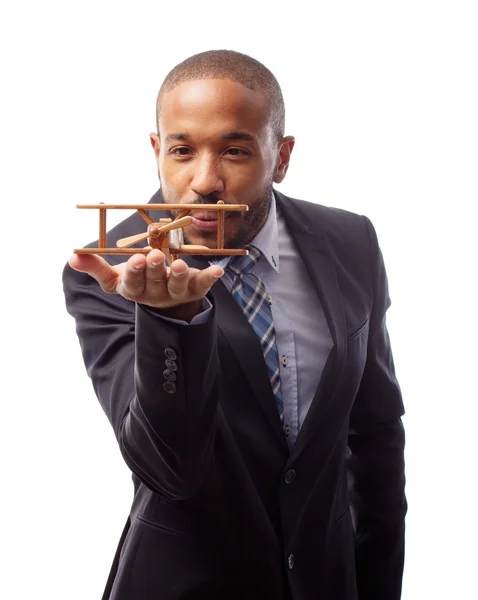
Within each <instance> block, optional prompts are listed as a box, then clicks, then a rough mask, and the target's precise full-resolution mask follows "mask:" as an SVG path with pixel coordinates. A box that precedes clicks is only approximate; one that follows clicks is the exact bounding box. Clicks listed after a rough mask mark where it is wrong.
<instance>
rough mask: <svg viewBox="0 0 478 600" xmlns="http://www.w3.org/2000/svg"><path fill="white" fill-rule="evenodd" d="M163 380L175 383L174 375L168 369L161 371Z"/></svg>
mask: <svg viewBox="0 0 478 600" xmlns="http://www.w3.org/2000/svg"><path fill="white" fill-rule="evenodd" d="M163 375H164V378H165V379H167V380H168V381H176V373H174V372H173V371H170V370H169V369H165V370H164V371H163Z"/></svg>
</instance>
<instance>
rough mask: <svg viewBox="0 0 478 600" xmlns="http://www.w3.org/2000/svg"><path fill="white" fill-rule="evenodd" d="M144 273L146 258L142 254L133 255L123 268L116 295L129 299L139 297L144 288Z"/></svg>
mask: <svg viewBox="0 0 478 600" xmlns="http://www.w3.org/2000/svg"><path fill="white" fill-rule="evenodd" d="M145 271H146V257H145V256H143V255H142V254H135V255H133V256H132V257H131V258H130V259H129V260H128V262H127V263H126V264H125V265H124V266H123V270H122V278H121V282H120V286H119V287H118V293H120V294H121V295H122V296H125V297H126V298H131V299H134V298H138V297H140V296H141V295H142V294H143V292H144V288H145V281H146V280H145Z"/></svg>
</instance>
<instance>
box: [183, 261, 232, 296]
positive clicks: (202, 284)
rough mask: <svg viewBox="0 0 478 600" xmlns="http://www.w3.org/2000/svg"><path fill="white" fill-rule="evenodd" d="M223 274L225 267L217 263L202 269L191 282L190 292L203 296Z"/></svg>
mask: <svg viewBox="0 0 478 600" xmlns="http://www.w3.org/2000/svg"><path fill="white" fill-rule="evenodd" d="M223 275H224V269H222V268H221V267H218V266H217V265H213V266H211V267H208V268H207V269H203V270H202V271H197V273H195V274H194V276H193V277H192V278H191V280H190V283H189V290H190V293H191V294H192V295H193V296H196V297H200V298H202V297H203V296H205V295H206V294H207V293H208V292H209V290H210V289H211V288H212V286H213V285H214V284H215V283H216V281H218V279H220V278H221V277H222V276H223Z"/></svg>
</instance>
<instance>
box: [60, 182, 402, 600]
mask: <svg viewBox="0 0 478 600" xmlns="http://www.w3.org/2000/svg"><path fill="white" fill-rule="evenodd" d="M275 195H276V199H277V202H278V206H279V209H280V210H281V212H282V214H283V216H284V218H285V221H286V224H287V227H288V228H289V231H290V233H291V235H292V236H293V239H294V241H295V244H296V245H297V248H298V250H299V252H300V254H301V256H302V259H303V261H304V263H305V265H306V267H307V269H308V272H309V274H310V276H311V278H312V281H313V283H314V286H315V288H316V290H317V294H318V296H319V298H320V301H321V303H322V306H323V308H324V311H325V315H326V318H327V322H328V325H329V327H330V331H331V334H332V338H333V342H334V347H333V350H332V351H331V354H330V356H329V359H328V361H327V364H326V366H325V369H324V373H323V377H322V380H321V382H320V385H319V387H318V389H317V392H316V394H315V397H314V400H313V403H312V406H311V408H310V410H309V413H308V415H307V418H306V420H305V422H304V424H303V427H302V428H301V430H300V433H299V436H298V439H297V441H296V443H295V445H294V447H293V448H292V449H291V451H290V452H289V449H288V447H287V444H286V441H285V438H284V435H283V432H282V428H281V423H280V420H279V417H278V413H277V409H276V405H275V401H274V398H273V396H272V392H271V388H270V384H269V379H268V375H267V370H266V367H265V365H264V361H263V357H262V352H261V348H260V344H259V341H258V339H257V338H256V336H255V334H254V333H253V331H252V329H251V328H250V327H249V325H248V324H247V322H246V320H245V318H244V317H243V314H242V312H241V310H240V309H239V308H238V307H237V305H236V304H235V302H234V300H233V299H232V297H231V296H230V294H229V293H228V292H227V290H226V288H225V287H224V286H223V285H222V284H221V283H220V282H218V283H217V284H215V285H214V287H213V288H212V291H211V293H210V294H209V298H210V300H211V302H212V303H213V306H214V311H213V312H214V317H213V319H212V320H211V321H210V322H208V323H206V324H203V325H195V326H184V325H177V324H174V323H169V322H166V321H164V320H162V319H160V318H158V316H157V315H156V314H154V311H152V310H149V309H147V308H146V307H142V306H140V305H135V304H134V303H132V302H129V301H127V300H124V299H123V298H121V297H119V296H115V295H106V294H104V293H103V292H102V291H101V289H100V288H99V286H98V285H97V283H96V282H95V281H94V280H93V279H92V278H90V277H89V276H87V275H84V274H81V273H78V272H76V271H73V270H72V269H71V268H69V267H68V266H67V267H66V268H65V271H64V290H65V295H66V303H67V308H68V311H69V312H70V313H71V315H73V316H74V318H75V320H76V326H77V333H78V335H79V338H80V343H81V347H82V351H83V357H84V361H85V365H86V368H87V371H88V374H89V376H90V377H91V379H92V381H93V385H94V388H95V391H96V394H97V396H98V398H99V400H100V402H101V404H102V407H103V409H104V411H105V412H106V414H107V416H108V418H109V420H110V422H111V424H112V426H113V428H114V431H115V434H116V436H117V439H118V442H119V446H120V449H121V452H122V455H123V457H124V460H125V461H126V463H127V464H128V466H129V468H130V469H131V471H132V473H133V480H134V501H133V505H132V509H131V513H130V516H129V519H128V522H127V525H126V527H125V531H124V533H123V536H122V538H121V541H120V545H119V548H118V552H117V555H116V557H115V560H114V564H113V568H112V571H111V574H110V578H109V580H108V584H107V589H106V591H105V595H104V598H108V599H109V600H133V599H134V600H136V599H138V600H139V599H141V600H153V599H154V600H158V599H161V600H180V599H181V600H183V599H184V600H186V599H188V600H189V599H191V600H192V599H200V598H204V599H208V600H210V599H227V600H234V599H237V600H239V599H241V600H242V599H244V600H246V599H247V600H254V599H257V600H259V599H260V600H264V599H268V598H270V599H274V600H281V599H284V600H286V599H289V598H293V599H294V600H318V599H319V598H320V599H321V600H356V599H357V598H360V600H398V599H399V598H400V590H401V579H402V569H403V555H404V518H405V512H406V500H405V495H404V459H403V449H404V432H403V427H402V423H401V419H400V417H401V415H402V414H403V412H404V410H403V405H402V399H401V394H400V390H399V386H398V383H397V380H396V378H395V373H394V366H393V359H392V354H391V350H390V344H389V337H388V334H387V329H386V326H385V313H386V310H387V308H388V306H389V297H388V291H387V280H386V274H385V269H384V265H383V261H382V257H381V253H380V250H379V247H378V243H377V238H376V235H375V231H374V229H373V227H372V225H371V223H370V221H369V220H368V219H367V218H365V217H361V216H358V215H355V214H352V213H349V212H346V211H343V210H338V209H331V208H326V207H324V206H320V205H317V204H311V203H307V202H303V201H299V200H293V199H291V198H287V197H285V196H284V195H282V194H280V193H278V192H275ZM151 201H152V202H161V201H162V198H161V194H160V192H158V193H157V194H156V195H155V196H153V198H152V200H151ZM151 216H152V217H153V218H155V219H156V218H158V217H159V216H161V215H160V214H159V213H157V212H156V213H155V212H154V211H151ZM144 229H145V226H144V222H143V221H142V219H141V217H139V215H137V214H135V215H133V216H131V217H130V218H128V219H126V220H125V221H123V222H122V223H120V224H119V225H118V226H117V227H115V228H114V229H113V230H112V231H111V232H110V233H109V236H108V239H109V242H108V245H109V246H113V245H114V243H115V241H116V239H118V238H120V237H125V236H128V235H131V234H133V233H137V232H140V231H143V230H144ZM109 260H111V262H112V263H117V262H120V261H122V260H124V257H117V256H112V257H110V258H109ZM188 262H189V263H190V264H192V265H195V266H198V264H199V263H198V262H197V260H195V259H194V258H193V257H191V258H190V259H188ZM297 310H300V307H299V306H298V307H297ZM310 334H311V335H314V332H313V331H311V333H310ZM166 360H168V361H170V360H172V361H173V363H171V362H169V363H167V364H166ZM168 365H169V367H168ZM172 369H176V370H174V373H175V375H176V380H175V381H174V382H172V383H173V384H174V385H173V386H171V385H170V383H171V382H169V380H168V377H167V376H166V375H168V374H169V375H168V376H169V377H170V373H171V370H172ZM165 371H167V373H166V375H165Z"/></svg>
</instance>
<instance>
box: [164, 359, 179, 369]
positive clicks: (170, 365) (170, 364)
mask: <svg viewBox="0 0 478 600" xmlns="http://www.w3.org/2000/svg"><path fill="white" fill-rule="evenodd" d="M164 364H165V365H166V366H167V368H168V369H169V370H170V371H177V370H178V365H177V364H176V361H174V360H169V358H167V359H166V360H165V361H164Z"/></svg>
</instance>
